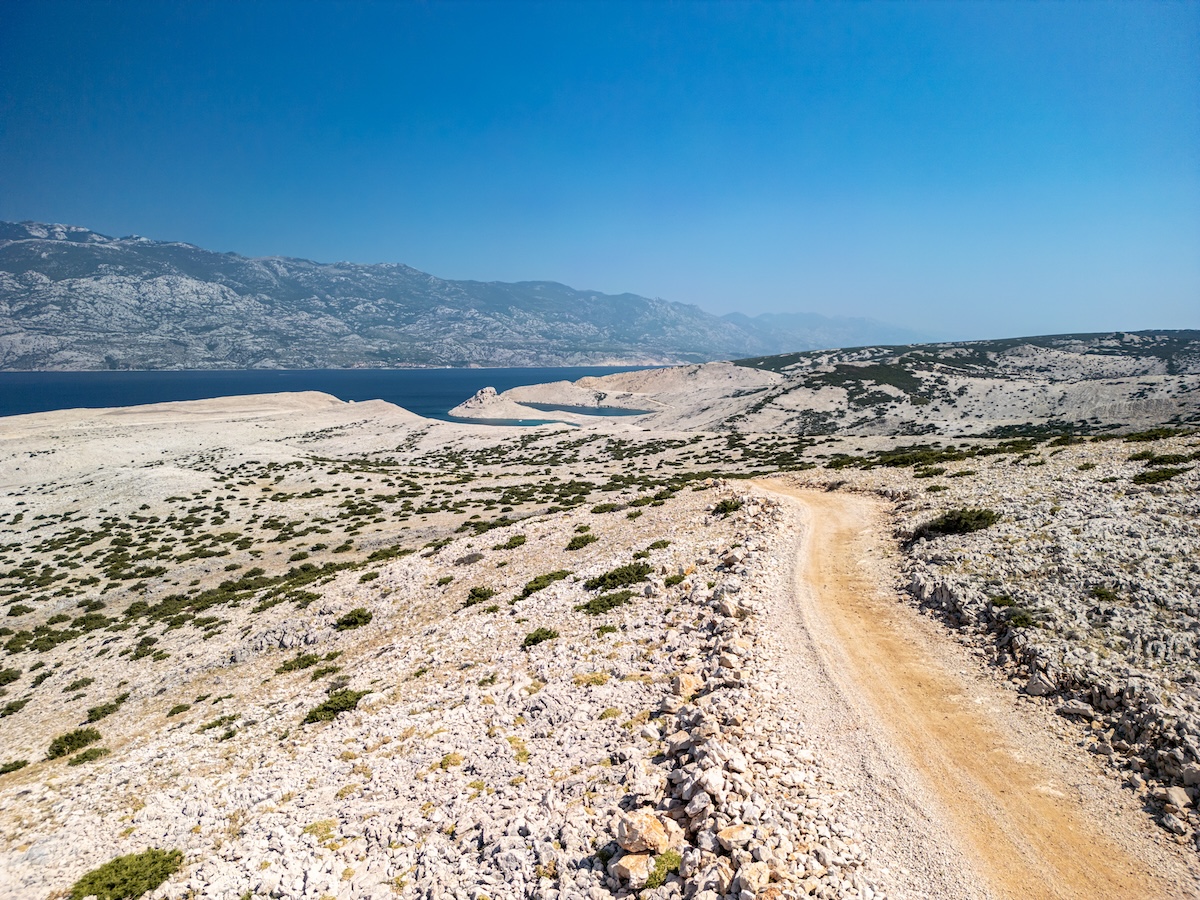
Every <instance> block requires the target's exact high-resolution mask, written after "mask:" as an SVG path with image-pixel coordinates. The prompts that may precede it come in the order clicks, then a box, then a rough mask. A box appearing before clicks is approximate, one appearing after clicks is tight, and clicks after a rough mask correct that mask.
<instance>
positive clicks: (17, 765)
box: [0, 759, 29, 775]
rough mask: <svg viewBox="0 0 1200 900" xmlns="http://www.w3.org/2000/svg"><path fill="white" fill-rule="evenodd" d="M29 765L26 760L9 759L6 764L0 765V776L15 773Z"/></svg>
mask: <svg viewBox="0 0 1200 900" xmlns="http://www.w3.org/2000/svg"><path fill="white" fill-rule="evenodd" d="M27 765H29V760H27V759H10V760H9V761H8V762H6V763H4V764H3V765H0V775H7V774H8V773H9V772H16V771H17V770H18V769H23V768H25V767H26V766H27Z"/></svg>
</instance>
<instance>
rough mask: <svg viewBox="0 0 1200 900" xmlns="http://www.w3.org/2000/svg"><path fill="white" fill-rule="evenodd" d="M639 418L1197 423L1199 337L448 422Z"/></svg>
mask: <svg viewBox="0 0 1200 900" xmlns="http://www.w3.org/2000/svg"><path fill="white" fill-rule="evenodd" d="M554 407H559V408H561V409H565V410H566V411H567V414H563V413H561V412H560V413H559V415H562V417H563V418H564V419H567V420H571V421H576V422H578V421H579V418H580V417H579V416H578V415H575V416H572V415H570V414H569V413H570V408H572V407H574V408H577V409H578V408H583V409H586V408H588V407H592V408H596V407H601V408H603V407H613V408H621V409H636V410H645V411H647V415H645V416H643V417H640V418H639V419H638V421H639V422H640V423H641V424H642V425H643V426H648V427H659V428H687V429H723V430H725V429H731V430H737V431H745V432H787V433H792V434H809V435H816V434H839V433H840V434H862V435H870V434H874V435H885V434H892V435H921V434H951V435H983V434H989V433H998V434H1004V433H1008V432H1014V431H1016V432H1020V431H1022V430H1027V429H1029V428H1035V429H1042V430H1045V429H1047V428H1049V429H1052V430H1054V429H1057V430H1076V431H1088V430H1095V429H1106V428H1115V427H1122V426H1133V427H1147V426H1151V425H1157V424H1162V423H1175V424H1180V423H1188V422H1197V421H1200V331H1157V332H1136V333H1112V334H1080V335H1053V336H1043V337H1029V338H1013V339H1008V340H996V341H970V342H961V343H944V344H915V345H910V346H903V347H864V348H857V349H851V350H835V351H812V352H806V353H791V354H787V355H784V356H770V357H761V358H756V359H744V360H739V361H737V362H736V363H725V362H716V363H708V364H705V365H699V366H684V367H675V368H664V369H653V370H647V371H640V372H623V373H618V374H614V375H607V376H604V377H601V378H583V379H580V380H579V381H578V382H575V383H567V382H558V383H555V384H549V385H531V386H526V387H519V388H513V389H512V390H509V391H505V392H503V393H502V394H495V393H494V392H491V393H489V392H486V391H485V392H481V393H480V394H479V395H478V396H476V397H474V398H472V399H471V400H469V401H467V402H465V403H463V404H462V405H460V406H459V407H457V408H456V409H455V410H453V412H454V414H455V415H461V416H467V417H477V418H514V419H521V418H531V417H534V416H536V415H538V414H539V413H537V412H535V410H541V411H543V412H542V413H541V414H542V415H544V414H545V412H544V411H545V410H546V409H552V408H554Z"/></svg>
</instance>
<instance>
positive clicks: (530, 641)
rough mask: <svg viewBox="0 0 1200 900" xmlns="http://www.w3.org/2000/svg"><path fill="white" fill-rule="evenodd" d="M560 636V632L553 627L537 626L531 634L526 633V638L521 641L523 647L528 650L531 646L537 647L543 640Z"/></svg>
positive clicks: (550, 639)
mask: <svg viewBox="0 0 1200 900" xmlns="http://www.w3.org/2000/svg"><path fill="white" fill-rule="evenodd" d="M556 637H558V632H557V631H555V630H554V629H553V628H535V629H534V630H533V631H531V632H529V634H527V635H525V640H523V641H521V648H522V649H523V650H528V649H529V648H530V647H536V646H537V645H538V644H540V643H542V642H543V641H552V640H554V639H555V638H556Z"/></svg>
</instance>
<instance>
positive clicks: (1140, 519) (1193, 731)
mask: <svg viewBox="0 0 1200 900" xmlns="http://www.w3.org/2000/svg"><path fill="white" fill-rule="evenodd" d="M1169 434H1170V432H1169V431H1163V430H1156V431H1150V432H1144V433H1135V434H1134V435H1133V437H1125V438H1116V439H1113V440H1103V441H1099V442H1097V441H1083V440H1079V439H1074V440H1072V439H1058V440H1054V441H1050V442H1048V443H1036V442H1029V441H1020V440H1017V441H1013V442H1010V443H1009V444H1008V445H1007V446H1008V448H1009V453H997V454H995V455H990V451H991V450H994V449H995V448H989V450H988V451H987V455H983V454H980V452H979V448H977V447H967V446H965V445H962V446H959V447H954V446H950V447H937V448H930V447H923V448H909V449H904V450H900V451H897V449H896V448H895V447H888V448H886V449H883V450H882V451H881V450H878V449H877V450H875V451H874V452H870V451H869V452H867V453H865V454H849V455H845V456H835V457H833V458H832V459H831V460H830V461H829V463H827V465H829V464H832V465H833V467H834V468H833V469H832V472H833V473H836V477H834V475H833V474H832V473H831V471H830V470H828V469H826V470H823V471H822V474H821V476H820V477H819V478H816V477H812V478H810V479H806V480H810V481H811V483H815V484H820V485H822V486H825V487H829V486H832V485H834V484H839V485H840V487H841V489H847V488H850V487H851V486H853V488H855V489H860V490H870V491H875V492H882V493H885V494H886V495H888V496H890V497H892V498H894V499H895V509H896V516H897V518H896V529H897V534H898V535H899V536H901V538H908V536H909V535H913V534H914V533H919V526H920V525H921V524H922V523H924V522H928V521H930V520H931V519H933V518H934V516H935V515H936V514H937V513H938V512H940V511H941V510H944V509H947V508H968V509H985V510H991V511H994V512H995V513H997V514H998V520H997V521H996V522H995V523H994V524H992V525H990V526H989V527H987V528H986V529H984V530H981V531H979V532H974V533H968V534H962V535H947V536H937V537H917V538H916V539H915V540H912V543H911V544H910V546H909V548H908V555H907V559H906V563H905V567H904V571H903V577H902V586H903V588H904V589H905V590H906V592H907V593H908V594H909V595H910V596H911V597H912V599H913V600H914V602H917V603H919V604H921V605H922V606H923V607H926V608H928V609H930V610H933V611H935V612H936V613H937V614H938V615H940V616H942V617H944V619H945V620H946V621H947V623H948V624H949V625H950V626H951V627H952V628H954V629H955V631H956V633H957V634H959V635H960V636H961V637H962V638H963V639H964V640H966V641H968V642H969V643H971V644H972V645H973V646H974V647H976V648H977V649H978V651H979V652H980V653H981V654H984V655H985V656H986V657H987V658H988V659H989V660H990V661H992V662H993V664H994V665H995V666H997V667H998V668H999V670H1000V671H1001V673H1002V674H1003V675H1004V676H1005V677H1007V678H1008V679H1009V680H1010V681H1011V683H1012V684H1013V686H1014V688H1016V689H1019V690H1020V691H1022V692H1023V693H1024V694H1026V695H1028V696H1032V697H1040V698H1045V702H1046V703H1049V704H1051V705H1052V706H1053V707H1054V708H1055V709H1056V710H1057V711H1058V713H1059V714H1060V715H1062V716H1064V717H1066V718H1068V719H1070V720H1071V721H1074V722H1077V723H1078V724H1079V726H1080V727H1079V731H1078V735H1077V739H1078V740H1079V741H1080V742H1081V744H1082V746H1084V747H1086V748H1087V749H1088V750H1089V751H1090V752H1092V753H1094V754H1096V755H1097V758H1098V759H1099V760H1100V761H1101V762H1102V763H1103V764H1104V765H1105V766H1107V767H1109V768H1110V769H1111V770H1112V771H1113V774H1114V775H1115V776H1117V777H1119V778H1122V779H1124V780H1125V781H1126V782H1127V783H1128V784H1129V786H1130V787H1131V788H1133V789H1134V790H1135V791H1137V792H1138V794H1139V795H1140V796H1141V797H1142V798H1143V799H1144V800H1145V801H1146V803H1147V805H1148V807H1149V808H1152V809H1154V810H1155V811H1156V812H1157V813H1158V814H1159V815H1160V816H1161V818H1160V821H1161V823H1162V825H1163V827H1164V828H1166V829H1167V830H1169V831H1170V832H1172V833H1173V834H1176V835H1180V836H1186V837H1187V839H1188V840H1192V839H1193V838H1195V836H1196V829H1197V826H1198V825H1200V817H1198V816H1197V814H1196V812H1195V806H1196V801H1197V800H1198V799H1200V790H1198V787H1200V687H1198V686H1197V671H1198V666H1197V659H1198V651H1200V648H1198V647H1197V632H1198V631H1200V530H1198V529H1197V527H1196V524H1195V523H1196V521H1197V517H1198V515H1200V499H1198V497H1200V492H1198V491H1197V487H1198V485H1200V478H1198V477H1197V471H1196V462H1197V461H1198V460H1200V436H1197V435H1196V434H1192V435H1190V436H1187V437H1181V436H1176V437H1170V436H1169ZM1001 446H1004V445H1001ZM910 540H911V539H910Z"/></svg>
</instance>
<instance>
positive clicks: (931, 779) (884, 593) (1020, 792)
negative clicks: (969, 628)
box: [760, 482, 1194, 898]
mask: <svg viewBox="0 0 1200 900" xmlns="http://www.w3.org/2000/svg"><path fill="white" fill-rule="evenodd" d="M760 486H761V487H763V488H766V489H768V490H771V491H773V492H775V493H777V494H782V495H785V496H786V497H789V498H791V499H792V500H793V501H796V502H798V503H799V504H800V505H801V507H802V510H801V511H802V513H803V515H804V518H805V520H806V521H805V525H806V527H805V529H804V536H803V539H802V541H801V546H800V550H799V557H798V559H797V568H796V598H795V603H796V610H795V612H796V616H797V619H798V620H799V622H800V623H801V625H802V627H803V630H804V631H805V632H807V635H806V637H807V639H808V641H810V642H811V644H812V645H813V648H814V649H815V654H816V656H818V657H819V662H820V668H821V669H822V670H823V674H824V675H825V676H826V677H828V678H829V680H830V681H831V682H832V683H833V685H834V686H835V689H837V690H839V691H841V692H842V693H843V694H844V697H843V698H842V699H843V700H844V702H845V704H846V706H847V707H848V708H849V709H850V710H851V715H852V717H853V715H854V713H855V712H857V718H858V721H857V726H856V727H857V728H858V729H865V730H866V731H870V732H873V735H868V734H864V733H863V732H862V730H859V731H857V732H856V736H855V740H856V742H857V743H858V744H859V745H860V752H864V753H869V752H871V751H872V750H874V751H875V752H881V753H882V754H883V755H884V756H896V755H897V754H896V753H895V751H896V750H898V751H899V757H900V758H899V759H898V760H896V761H895V762H892V763H888V762H881V761H879V760H875V761H873V762H869V763H868V762H865V761H864V762H863V764H862V769H863V772H862V773H860V775H861V776H862V778H861V779H860V781H861V782H863V783H860V784H859V785H857V789H859V790H863V789H870V790H871V791H873V793H874V795H875V796H874V798H872V799H868V800H867V801H865V804H864V805H865V806H866V807H868V811H867V812H868V817H876V816H878V814H879V813H880V812H882V813H884V816H883V818H884V819H887V818H888V813H889V812H891V811H893V810H894V811H896V812H897V813H898V815H899V818H901V819H907V822H902V823H900V824H899V825H896V824H894V823H893V831H894V833H893V834H892V835H891V836H890V838H891V840H892V841H893V842H894V841H897V840H912V839H914V838H919V833H920V832H922V831H924V832H927V833H928V834H929V835H930V836H931V838H933V840H932V842H931V843H930V845H929V847H928V850H929V859H928V860H927V861H926V862H925V866H924V868H925V871H924V872H916V873H911V874H912V875H913V876H914V877H915V880H916V881H917V882H920V881H925V882H926V886H925V888H924V889H922V888H921V887H917V891H918V893H920V894H924V893H925V891H926V890H928V891H930V892H931V893H934V894H938V895H941V894H942V893H943V892H946V893H948V894H950V895H953V893H955V892H956V890H955V888H954V887H953V885H954V883H955V881H956V880H958V879H961V881H959V882H958V888H957V890H958V891H961V893H960V894H959V896H966V895H968V894H971V895H976V894H978V893H982V894H983V895H985V896H990V897H1004V898H1041V897H1047V898H1049V897H1055V898H1103V897H1111V898H1156V897H1179V896H1193V893H1192V890H1193V886H1194V881H1193V880H1192V879H1191V877H1190V876H1189V874H1188V872H1187V870H1186V867H1185V865H1184V864H1183V862H1182V861H1181V860H1180V859H1179V857H1178V856H1177V855H1176V854H1173V853H1170V852H1164V850H1163V848H1162V847H1161V846H1157V845H1156V841H1155V840H1154V837H1155V836H1154V835H1153V834H1151V833H1149V829H1150V828H1152V827H1153V826H1147V823H1146V818H1145V816H1144V815H1142V814H1141V813H1140V812H1138V811H1136V810H1135V809H1134V808H1133V807H1132V803H1131V801H1130V800H1129V799H1128V798H1127V797H1125V796H1124V795H1121V794H1120V792H1119V791H1117V790H1116V789H1115V788H1113V789H1112V790H1110V791H1108V792H1107V794H1108V795H1107V796H1105V793H1106V792H1105V790H1104V786H1103V785H1102V786H1101V787H1100V788H1097V786H1096V785H1095V784H1083V783H1082V782H1083V781H1084V780H1085V779H1084V778H1083V777H1082V776H1080V775H1079V768H1078V761H1076V767H1075V768H1074V769H1073V768H1072V763H1071V761H1070V760H1068V759H1066V758H1064V757H1065V755H1068V754H1069V752H1070V751H1072V750H1073V748H1070V747H1067V746H1064V745H1063V744H1062V743H1061V742H1056V741H1055V740H1054V739H1053V738H1052V736H1050V735H1047V734H1045V732H1044V729H1043V730H1042V731H1041V732H1039V729H1038V728H1037V723H1036V722H1034V723H1032V727H1031V723H1030V722H1028V721H1026V722H1023V723H1022V722H1020V721H1014V720H1013V717H1014V716H1016V717H1018V718H1019V717H1020V715H1021V713H1022V711H1021V710H1017V709H1015V708H1014V702H1013V698H1012V695H1011V694H1010V693H1007V692H1005V691H1003V690H1002V689H1001V688H999V687H998V686H996V685H994V684H988V683H987V682H986V680H985V679H983V678H980V677H978V676H976V677H974V678H971V677H968V675H967V672H965V671H963V670H962V669H961V666H962V665H964V662H963V659H962V650H961V648H958V647H956V646H952V645H951V642H950V641H948V640H947V639H946V638H945V637H944V636H943V635H939V634H938V633H937V631H936V627H935V626H934V625H933V623H931V622H929V621H928V620H925V619H923V618H922V617H921V616H919V615H918V614H917V613H916V612H915V611H914V610H913V609H912V608H911V607H908V606H906V605H904V604H901V603H898V602H896V599H895V598H894V596H891V595H890V591H889V589H888V587H887V586H888V585H890V583H891V582H890V580H889V579H887V578H886V563H885V561H884V559H883V557H884V556H885V555H886V552H887V546H886V541H885V540H884V539H882V538H881V537H880V534H881V531H880V528H879V527H878V526H879V525H880V524H881V508H880V505H879V503H878V502H877V501H874V500H872V499H870V498H867V497H863V496H857V495H848V494H840V493H825V492H817V491H804V490H797V489H794V488H791V487H789V486H787V485H785V484H783V483H780V482H761V483H760ZM802 643H803V641H798V642H796V645H797V646H798V647H799V645H800V644H802ZM798 652H802V650H801V651H798ZM802 689H805V688H802ZM807 689H808V690H811V688H807ZM853 774H854V773H851V775H852V776H853ZM853 780H854V778H853V777H851V781H852V782H853ZM850 787H851V790H852V791H854V790H855V788H856V786H855V785H853V784H851V786H850ZM871 806H874V809H873V810H871V809H870V807H871ZM872 812H874V813H875V816H872V815H871V813H872ZM896 830H898V832H899V833H895V831H896ZM914 832H916V833H914ZM939 832H941V834H938V833H939ZM947 844H948V845H947ZM892 849H893V851H895V850H896V848H892ZM896 855H898V856H900V858H901V861H902V862H903V861H905V857H907V862H908V864H909V866H910V867H911V866H912V864H913V861H914V860H918V859H920V857H921V856H922V855H923V850H922V849H921V848H911V847H910V848H908V849H907V850H906V851H900V852H897V854H896ZM946 867H949V868H950V870H951V871H950V872H947V871H946ZM964 867H965V868H966V869H969V871H964ZM905 881H908V887H909V888H910V889H911V888H913V887H916V885H914V884H913V883H912V881H909V879H901V882H902V883H903V882H905ZM901 893H906V891H904V890H903V888H901Z"/></svg>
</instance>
